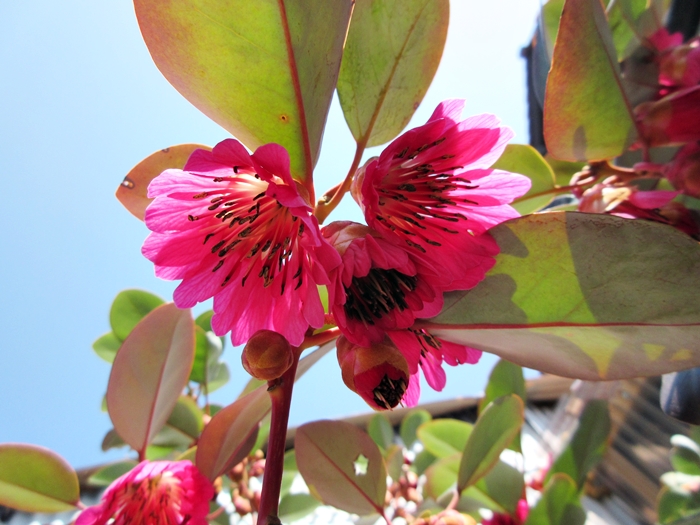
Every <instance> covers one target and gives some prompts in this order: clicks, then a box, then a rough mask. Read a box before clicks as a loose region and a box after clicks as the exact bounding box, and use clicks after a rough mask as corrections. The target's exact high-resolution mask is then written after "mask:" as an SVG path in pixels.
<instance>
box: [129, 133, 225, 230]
mask: <svg viewBox="0 0 700 525" xmlns="http://www.w3.org/2000/svg"><path fill="white" fill-rule="evenodd" d="M196 149H205V150H211V148H210V147H209V146H202V145H200V144H179V145H177V146H170V147H169V148H165V149H162V150H160V151H156V152H155V153H152V154H151V155H149V156H148V157H146V158H145V159H143V160H142V161H141V162H139V163H138V164H137V165H136V166H134V167H133V168H132V169H131V171H130V172H129V173H127V174H126V177H124V180H123V181H122V183H121V184H120V185H119V187H118V188H117V193H116V197H117V200H119V202H121V203H122V206H124V207H125V208H126V209H127V210H128V211H129V213H131V214H132V215H133V216H134V217H136V218H137V219H139V220H143V219H144V216H145V214H146V207H148V205H149V204H150V203H151V201H152V200H153V199H149V198H148V196H147V195H148V185H149V184H150V183H151V181H152V180H153V179H155V178H156V177H157V176H158V175H160V174H161V173H162V172H164V171H165V170H167V169H171V168H176V169H182V168H184V166H185V163H186V162H187V159H189V158H190V155H191V154H192V152H193V151H194V150H196Z"/></svg>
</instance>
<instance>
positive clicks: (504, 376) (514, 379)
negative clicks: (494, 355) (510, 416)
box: [479, 359, 527, 414]
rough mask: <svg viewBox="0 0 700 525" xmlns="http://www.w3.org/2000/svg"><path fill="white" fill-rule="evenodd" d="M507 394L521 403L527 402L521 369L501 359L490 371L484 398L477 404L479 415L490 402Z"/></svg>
mask: <svg viewBox="0 0 700 525" xmlns="http://www.w3.org/2000/svg"><path fill="white" fill-rule="evenodd" d="M508 394H515V395H517V396H518V397H519V398H520V399H522V400H523V401H526V400H527V393H526V391H525V378H524V377H523V369H522V367H520V366H518V365H515V364H513V363H511V362H510V361H506V360H504V359H501V360H500V361H498V363H496V366H494V367H493V370H491V375H490V376H489V382H488V383H487V384H486V391H485V392H484V397H483V399H482V400H481V401H480V402H479V413H480V414H481V413H482V412H483V411H484V409H485V408H486V406H487V405H488V404H489V403H491V401H494V400H496V399H498V398H499V397H501V396H505V395H508Z"/></svg>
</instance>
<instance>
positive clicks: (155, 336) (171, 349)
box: [107, 303, 194, 451]
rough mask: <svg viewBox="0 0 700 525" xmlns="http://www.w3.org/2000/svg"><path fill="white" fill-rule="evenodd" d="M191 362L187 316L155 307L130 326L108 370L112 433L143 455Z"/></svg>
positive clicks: (165, 417) (189, 317)
mask: <svg viewBox="0 0 700 525" xmlns="http://www.w3.org/2000/svg"><path fill="white" fill-rule="evenodd" d="M193 359H194V321H193V320H192V315H191V314H190V311H189V310H180V309H179V308H178V307H177V306H175V305H174V304H172V303H168V304H165V305H162V306H159V307H158V308H156V309H155V310H153V311H152V312H151V313H149V314H148V315H147V316H146V317H144V318H143V320H142V321H141V322H140V323H139V324H138V325H136V327H135V328H134V329H133V330H132V331H131V333H130V334H129V336H128V337H127V338H126V340H125V341H124V343H123V344H122V347H121V348H120V349H119V352H118V353H117V357H116V358H115V360H114V364H113V365H112V373H111V374H110V377H109V384H108V387H107V407H108V410H109V416H110V418H111V419H112V422H113V423H114V428H115V430H116V431H117V433H118V434H119V435H120V436H121V437H122V438H123V439H124V441H125V442H126V443H128V444H129V445H130V446H131V447H133V448H134V449H135V450H139V451H142V450H145V448H146V446H147V445H148V444H149V443H150V442H151V440H152V439H153V438H154V437H155V435H156V434H157V433H158V431H159V430H160V429H161V428H162V427H163V425H164V424H165V422H166V421H167V420H168V417H169V416H170V414H171V412H172V411H173V408H174V407H175V405H176V403H177V401H178V398H179V397H180V393H181V392H182V389H183V388H184V387H185V385H186V384H187V380H188V377H189V375H190V369H191V368H192V361H193Z"/></svg>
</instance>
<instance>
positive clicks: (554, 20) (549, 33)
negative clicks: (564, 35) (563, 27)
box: [542, 0, 564, 57]
mask: <svg viewBox="0 0 700 525" xmlns="http://www.w3.org/2000/svg"><path fill="white" fill-rule="evenodd" d="M563 9H564V0H549V1H548V2H547V3H546V4H545V5H543V6H542V23H543V25H544V36H545V39H546V41H547V42H546V44H547V52H548V54H549V56H550V57H551V56H552V50H553V49H554V42H556V40H557V33H558V32H559V21H560V19H561V12H562V10H563Z"/></svg>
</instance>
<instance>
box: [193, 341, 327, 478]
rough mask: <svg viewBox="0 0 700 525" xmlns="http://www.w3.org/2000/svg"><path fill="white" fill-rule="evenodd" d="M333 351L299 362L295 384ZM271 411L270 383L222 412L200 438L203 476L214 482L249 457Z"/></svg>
mask: <svg viewBox="0 0 700 525" xmlns="http://www.w3.org/2000/svg"><path fill="white" fill-rule="evenodd" d="M333 347H334V343H327V344H325V345H323V346H321V347H320V348H318V349H317V350H315V351H314V352H313V353H311V354H309V355H307V356H306V357H305V358H304V359H302V360H301V361H299V366H298V367H297V373H296V380H299V378H300V377H301V376H303V375H304V374H305V373H306V372H307V371H308V370H309V368H311V366H312V365H313V364H314V363H316V362H317V361H318V360H319V359H320V358H321V357H323V356H324V355H325V354H327V353H328V352H329V351H330V349H331V348H333ZM270 408H271V402H270V396H269V395H268V393H267V383H263V384H261V385H259V386H258V387H257V388H255V389H254V390H252V391H250V392H248V393H247V394H245V395H243V396H241V397H239V398H238V399H237V400H236V401H235V402H234V403H232V404H230V405H228V406H227V407H224V408H222V409H221V410H219V411H218V412H217V413H216V415H215V416H214V417H212V419H211V421H209V423H208V424H207V426H206V427H205V428H204V431H203V432H202V435H201V436H200V438H199V442H198V447H197V461H196V463H197V467H198V468H199V470H200V471H201V472H202V474H204V475H205V476H206V477H207V478H209V479H210V480H211V481H213V480H215V479H216V478H218V477H219V476H220V475H221V474H223V473H224V472H225V471H226V470H227V469H228V468H230V467H232V466H234V465H236V464H237V463H239V462H240V461H241V460H242V459H243V458H244V457H246V456H247V455H248V454H249V453H250V451H251V450H253V447H254V446H255V443H256V438H257V432H258V427H259V424H260V422H261V421H262V420H263V418H265V416H267V414H268V413H269V412H270Z"/></svg>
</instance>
